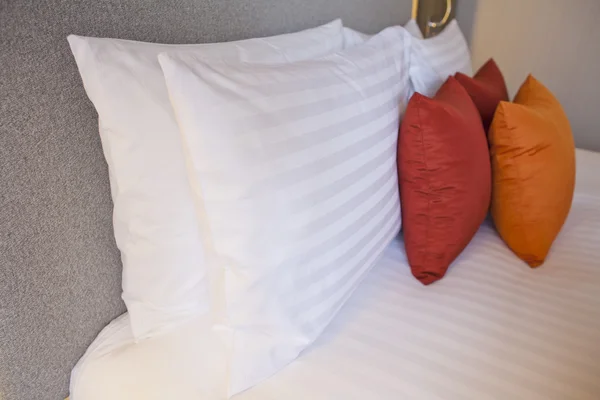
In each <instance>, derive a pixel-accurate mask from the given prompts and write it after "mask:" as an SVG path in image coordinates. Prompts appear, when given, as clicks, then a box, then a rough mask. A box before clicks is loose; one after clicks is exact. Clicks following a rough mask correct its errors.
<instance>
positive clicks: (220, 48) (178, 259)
mask: <svg viewBox="0 0 600 400" xmlns="http://www.w3.org/2000/svg"><path fill="white" fill-rule="evenodd" d="M68 40H69V43H70V45H71V49H72V52H73V55H74V56H75V60H76V61H77V65H78V67H79V72H80V74H81V77H82V79H83V83H84V86H85V90H86V92H87V95H88V97H89V98H90V100H91V101H92V102H93V103H94V106H95V107H96V110H97V111H98V115H99V125H100V138H101V140H102V147H103V149H104V154H105V157H106V161H107V163H108V168H109V174H110V184H111V193H112V197H113V202H114V219H113V221H114V230H115V238H116V242H117V246H118V247H119V249H120V250H121V254H122V260H123V295H122V297H123V300H125V304H126V306H127V309H128V310H129V313H130V318H131V323H132V329H133V332H134V335H135V336H136V337H137V338H138V339H143V338H146V337H149V336H152V335H156V334H159V333H161V332H164V331H167V330H169V329H171V328H172V327H173V326H175V325H177V324H178V323H181V322H182V321H185V320H186V319H188V318H191V317H193V316H195V315H198V314H200V313H202V312H205V311H207V309H208V295H207V293H206V292H207V283H206V281H205V272H206V270H205V268H204V265H203V263H204V259H203V253H202V245H201V241H200V235H199V228H198V225H197V223H196V220H195V211H194V207H193V202H192V197H191V193H190V189H189V184H188V181H187V175H186V171H185V166H184V161H183V152H182V150H181V141H180V135H179V130H178V128H177V124H176V122H175V119H174V117H173V113H172V109H171V104H170V103H169V99H168V95H167V91H166V87H165V83H164V78H163V75H162V71H161V69H160V66H159V65H158V60H157V56H158V54H159V53H161V52H164V51H171V52H177V53H194V54H198V55H199V56H202V57H205V58H209V59H220V60H221V59H224V60H236V61H244V62H257V63H286V62H294V61H298V60H304V59H309V58H313V57H320V56H323V55H325V54H330V53H333V52H334V51H336V50H339V49H341V48H342V46H343V37H342V24H341V21H340V20H336V21H334V22H331V23H329V24H326V25H323V26H321V27H318V28H314V29H308V30H305V31H302V32H298V33H292V34H287V35H280V36H273V37H269V38H259V39H250V40H242V41H237V42H229V43H211V44H197V45H163V44H155V43H142V42H134V41H128V40H119V39H104V38H93V37H81V36H75V35H70V36H69V38H68ZM200 111H201V110H200Z"/></svg>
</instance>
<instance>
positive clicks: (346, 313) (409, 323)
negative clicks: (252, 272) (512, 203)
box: [71, 150, 600, 400]
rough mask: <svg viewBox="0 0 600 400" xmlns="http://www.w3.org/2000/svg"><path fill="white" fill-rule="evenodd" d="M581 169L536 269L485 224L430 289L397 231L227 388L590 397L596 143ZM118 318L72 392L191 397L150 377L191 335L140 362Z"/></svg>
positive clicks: (263, 395)
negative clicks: (338, 291)
mask: <svg viewBox="0 0 600 400" xmlns="http://www.w3.org/2000/svg"><path fill="white" fill-rule="evenodd" d="M577 167H578V172H577V189H576V195H575V198H574V202H573V207H572V210H571V213H570V215H569V218H568V220H567V222H566V224H565V226H564V228H563V230H562V232H561V234H560V235H559V237H558V238H557V240H556V242H555V244H554V246H553V248H552V250H551V253H550V255H549V257H548V259H547V261H546V263H545V264H544V265H543V266H541V267H540V268H538V269H530V268H529V267H528V266H527V265H526V264H525V263H523V262H521V261H520V260H518V259H517V258H516V256H515V255H514V254H512V253H511V252H510V250H509V249H508V248H507V247H506V245H505V244H504V243H503V242H502V240H501V239H500V238H499V237H498V235H497V233H496V232H495V231H494V229H493V227H492V224H491V223H490V222H489V221H486V222H485V223H484V224H483V225H482V226H481V228H480V230H479V232H478V233H477V235H476V237H475V238H474V240H473V242H472V243H471V244H470V245H469V246H468V247H467V249H466V250H465V251H464V252H463V253H462V254H461V256H460V257H459V259H457V260H456V262H454V264H453V266H452V267H451V269H450V270H449V272H448V274H447V275H446V277H445V278H444V279H442V280H441V281H439V282H436V283H435V284H433V285H431V286H428V287H425V286H422V285H421V284H420V283H419V282H418V281H417V280H416V279H414V278H413V277H412V276H411V274H410V270H409V267H408V264H407V262H406V256H405V253H404V248H403V243H402V240H401V238H398V239H397V240H394V241H393V242H392V243H391V245H390V246H389V247H388V248H387V250H386V252H385V254H384V256H383V257H382V258H381V260H380V261H379V263H378V265H377V266H376V267H375V268H374V269H373V271H372V272H371V273H370V274H369V275H368V277H367V278H366V279H365V281H363V283H362V284H361V285H360V287H359V288H358V289H357V291H356V293H355V294H354V295H353V296H352V298H351V299H350V300H349V302H348V304H347V305H346V306H345V307H344V308H343V309H342V311H341V312H340V314H339V316H338V317H337V318H336V319H335V320H334V321H333V322H332V323H331V325H330V326H329V327H328V328H327V329H326V331H325V332H324V333H323V334H322V335H321V336H320V337H319V339H318V340H317V341H316V342H315V343H314V344H313V345H312V346H311V347H310V348H309V349H308V350H306V351H305V352H304V353H303V354H301V356H300V357H299V358H298V359H297V360H296V361H295V362H293V363H292V364H290V365H289V366H288V367H286V368H285V369H283V370H282V371H280V372H279V373H277V374H276V375H274V376H273V377H271V378H269V379H267V380H266V381H264V382H262V383H260V384H259V385H257V386H256V387H254V388H252V389H250V390H248V391H246V392H244V393H241V394H239V395H237V396H235V397H234V398H233V399H234V400H275V399H277V400H280V399H286V400H301V399H302V400H304V399H312V400H331V399H344V400H354V399H357V400H358V399H361V400H363V399H368V400H370V399H378V400H380V399H384V400H385V399H390V400H391V399H427V400H434V399H444V400H449V399H457V400H458V399H460V400H463V399H478V400H483V399H528V400H535V399H540V400H541V399H543V400H549V399H557V400H558V399H561V400H562V399H578V400H585V399H590V400H591V399H599V398H600V173H599V172H600V154H598V153H592V152H587V151H582V150H578V152H577ZM127 324H128V320H127V316H126V315H125V316H123V317H121V318H120V319H117V320H115V321H114V322H113V323H112V324H111V325H109V327H107V328H106V329H105V331H103V333H101V334H100V336H99V338H98V339H97V345H96V346H95V348H96V350H94V346H92V347H91V350H92V351H88V353H87V354H86V356H84V359H82V361H81V362H80V364H79V366H78V368H77V369H76V370H75V371H74V373H73V381H72V392H71V394H72V398H71V400H98V399H103V400H106V399H110V400H124V399H128V400H137V399H142V398H143V399H144V400H149V399H163V398H166V397H165V395H166V396H167V397H170V396H168V394H178V395H179V394H181V393H185V394H186V395H187V396H188V397H187V398H192V397H189V394H190V393H192V394H193V393H195V392H194V390H195V389H193V388H191V389H190V388H187V389H182V387H181V386H182V385H189V386H190V387H191V386H193V384H192V383H191V382H190V383H189V384H188V383H187V381H184V380H181V379H172V380H167V379H163V380H157V379H152V378H150V377H155V376H157V375H156V374H157V371H159V370H160V369H161V368H164V365H165V358H168V359H169V361H168V362H169V363H173V364H172V365H175V364H177V357H178V355H177V354H175V353H173V349H179V350H177V351H181V352H182V353H183V352H184V351H185V350H186V346H184V345H180V346H179V347H176V346H175V347H173V346H171V347H169V346H165V348H168V349H170V350H169V351H170V353H169V354H167V353H166V352H162V353H161V352H156V356H155V357H154V358H151V359H149V358H148V357H146V356H142V355H141V354H142V352H140V351H139V350H135V347H136V346H133V345H132V344H131V343H132V339H131V337H130V335H129V334H128V333H127V331H128V328H127ZM166 336H167V337H165V338H161V339H159V341H163V342H164V341H168V340H170V339H169V338H168V336H169V335H166ZM187 337H188V338H189V337H192V338H193V335H191V336H187ZM173 340H175V339H173ZM177 341H178V343H181V342H182V340H181V338H178V339H177ZM98 343H99V344H98ZM151 345H152V344H148V343H146V344H144V346H151ZM138 346H139V345H138ZM193 356H194V357H196V358H197V359H201V358H202V354H201V352H198V353H197V354H195V355H193ZM186 357H187V360H189V359H190V355H189V351H188V354H187V356H186ZM186 362H188V367H187V369H189V368H192V367H190V365H189V361H186ZM123 375H126V376H125V377H124V376H123ZM197 380H202V376H197ZM182 382H184V383H182ZM136 385H137V386H136ZM142 386H143V387H144V389H143V390H141V389H140V388H141V387H142ZM78 391H79V393H78ZM142 391H143V393H144V395H143V397H141V396H142V395H141V394H140V393H141V392H142ZM154 393H156V396H155V397H154ZM148 394H150V397H148V396H149V395H148ZM197 394H198V395H197V396H195V397H194V398H197V399H212V398H213V397H210V396H207V395H206V394H202V393H200V392H197ZM171 398H183V397H179V396H177V395H176V396H174V397H171Z"/></svg>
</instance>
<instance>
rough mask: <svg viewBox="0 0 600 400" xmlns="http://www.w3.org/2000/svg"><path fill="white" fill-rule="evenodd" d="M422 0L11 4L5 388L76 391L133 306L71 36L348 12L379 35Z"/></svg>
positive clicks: (22, 392)
mask: <svg viewBox="0 0 600 400" xmlns="http://www.w3.org/2000/svg"><path fill="white" fill-rule="evenodd" d="M410 9H411V1H410V0H82V1H77V0H0V398H2V399H3V400H13V399H27V400H45V399H52V400H56V399H64V397H65V396H66V395H67V394H68V381H69V372H70V370H71V368H72V367H73V365H74V364H75V362H76V361H77V360H78V358H79V357H80V356H81V355H82V353H83V352H84V350H85V349H86V347H87V346H88V345H89V343H90V342H91V341H92V340H93V339H94V337H95V336H96V334H97V333H98V331H99V330H100V329H101V328H102V327H103V326H104V325H106V324H107V323H108V322H109V321H110V320H111V319H113V318H114V317H116V316H117V315H119V314H120V313H122V312H123V311H124V310H125V308H124V305H123V303H122V302H121V299H120V280H121V262H120V255H119V252H118V250H117V248H116V246H115V242H114V238H113V234H112V225H111V218H112V203H111V199H110V192H109V184H108V174H107V168H106V164H105V161H104V157H103V155H102V149H101V146H100V140H99V138H98V128H97V119H96V113H95V111H94V109H93V106H92V104H91V103H90V102H89V101H88V99H87V97H86V96H85V93H84V90H83V86H82V84H81V80H80V78H79V75H78V73H77V69H76V66H75V62H74V60H73V57H72V56H71V54H70V51H69V48H68V45H67V41H66V36H67V35H68V34H70V33H75V34H78V35H88V36H105V37H117V38H126V39H134V40H144V41H153V42H164V43H199V42H212V41H223V40H232V39H241V38H245V37H251V36H259V35H270V34H275V33H282V32H286V31H293V30H298V29H303V28H307V27H311V26H316V25H318V24H321V23H325V22H328V21H330V20H332V19H334V18H336V17H342V18H343V19H344V21H345V22H346V23H348V25H349V26H352V27H354V28H357V29H361V30H364V31H366V32H375V31H377V30H378V29H380V28H383V27H385V26H388V25H392V24H398V23H403V22H405V21H406V20H407V19H408V18H409V16H410Z"/></svg>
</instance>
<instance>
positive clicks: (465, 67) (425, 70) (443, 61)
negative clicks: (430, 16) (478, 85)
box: [343, 20, 473, 97]
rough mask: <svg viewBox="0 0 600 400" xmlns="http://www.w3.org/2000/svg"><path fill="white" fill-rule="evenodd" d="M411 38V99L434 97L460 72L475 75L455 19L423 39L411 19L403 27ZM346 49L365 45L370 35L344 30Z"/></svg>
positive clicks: (469, 53) (466, 46) (469, 54)
mask: <svg viewBox="0 0 600 400" xmlns="http://www.w3.org/2000/svg"><path fill="white" fill-rule="evenodd" d="M404 29H406V30H407V31H408V32H409V33H410V34H411V35H412V36H413V38H414V39H413V40H412V41H411V52H410V84H411V89H410V93H409V97H410V96H412V94H413V93H414V92H418V93H421V94H424V95H425V96H429V97H432V96H433V95H435V93H436V92H437V91H438V89H439V88H440V87H441V86H442V84H443V83H444V82H445V81H446V79H448V77H449V76H451V75H454V74H455V73H457V72H462V73H463V74H466V75H468V76H472V75H473V68H472V66H471V52H470V51H469V46H468V44H467V41H466V39H465V37H464V35H463V33H462V31H461V30H460V27H459V26H458V22H456V20H452V21H450V23H448V25H447V26H446V27H445V28H444V30H442V31H441V32H440V33H439V34H437V35H436V36H434V37H431V38H427V39H424V38H423V34H422V33H421V30H420V29H419V26H418V25H417V22H416V21H414V20H410V21H408V22H407V23H406V25H404ZM343 36H344V48H350V47H352V46H356V45H359V44H361V43H364V41H365V40H368V39H369V38H370V37H371V36H370V35H367V34H365V33H362V32H359V31H356V30H354V29H351V28H348V27H344V28H343Z"/></svg>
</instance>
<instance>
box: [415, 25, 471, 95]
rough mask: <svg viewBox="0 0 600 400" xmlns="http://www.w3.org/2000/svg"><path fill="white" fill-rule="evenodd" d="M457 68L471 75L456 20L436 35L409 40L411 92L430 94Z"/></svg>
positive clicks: (467, 57) (455, 71)
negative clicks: (410, 41) (410, 42)
mask: <svg viewBox="0 0 600 400" xmlns="http://www.w3.org/2000/svg"><path fill="white" fill-rule="evenodd" d="M457 72H462V73H463V74H465V75H468V76H472V75H473V68H472V67H471V53H470V51H469V46H468V45H467V41H466V40H465V37H464V36H463V34H462V32H461V30H460V27H459V26H458V23H457V22H456V20H452V21H451V22H450V23H449V24H448V26H446V28H444V30H443V31H442V32H440V33H439V34H438V35H437V36H434V37H432V38H428V39H417V38H414V39H413V40H412V45H411V59H410V80H411V84H412V86H413V88H414V91H415V92H418V93H421V94H424V95H425V96H429V97H432V96H433V95H435V93H436V92H437V91H438V89H439V88H440V86H442V84H443V83H444V82H445V81H446V79H448V77H449V76H451V75H454V74H455V73H457Z"/></svg>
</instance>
